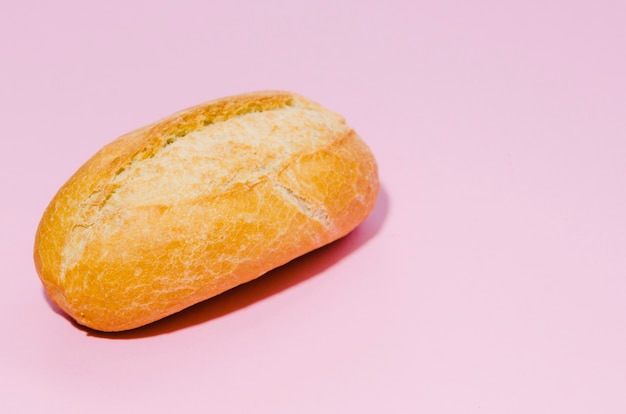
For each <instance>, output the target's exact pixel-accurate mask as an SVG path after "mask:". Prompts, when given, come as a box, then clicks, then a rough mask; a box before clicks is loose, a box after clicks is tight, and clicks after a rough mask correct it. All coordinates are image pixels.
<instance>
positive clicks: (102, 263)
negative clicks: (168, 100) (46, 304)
mask: <svg viewBox="0 0 626 414" xmlns="http://www.w3.org/2000/svg"><path fill="white" fill-rule="evenodd" d="M313 159H315V162H316V163H318V164H320V165H321V166H322V169H326V170H327V171H322V172H320V171H316V169H317V170H319V168H320V167H319V166H315V165H313V163H311V162H308V161H307V160H313ZM333 170H334V171H335V172H338V173H339V177H340V180H342V181H344V182H340V183H339V182H337V183H333V178H332V173H333ZM329 173H330V174H331V175H329ZM307 177H308V178H307ZM333 186H334V187H333ZM333 188H335V189H333ZM336 191H341V192H342V193H343V194H342V195H339V193H337V192H336ZM377 191H378V180H377V173H376V165H375V162H374V160H373V157H372V156H371V154H370V153H369V150H368V149H367V147H366V146H365V144H363V143H362V141H361V140H360V139H359V138H358V137H357V136H356V134H355V133H354V131H352V130H351V129H350V128H349V127H348V126H347V125H346V124H345V122H344V120H343V118H341V117H340V116H339V115H337V114H335V113H333V112H331V111H328V110H326V109H324V108H323V107H321V106H319V105H317V104H315V103H313V102H311V101H309V100H307V99H305V98H302V97H300V96H298V95H295V94H292V93H287V92H274V91H272V92H257V93H252V94H246V95H239V96H235V97H230V98H224V99H220V100H216V101H213V102H209V103H206V104H202V105H198V106H196V107H192V108H189V109H187V110H184V111H181V112H178V113H175V114H173V115H171V116H169V117H167V118H165V119H163V120H161V121H159V122H156V123H154V124H151V125H148V126H146V127H144V128H141V129H139V130H136V131H134V132H131V133H129V134H127V135H125V136H123V137H121V138H119V139H117V140H116V141H114V142H112V143H111V144H109V145H107V146H105V147H104V148H103V149H102V150H101V151H99V152H98V153H97V154H96V155H95V156H94V157H92V158H91V159H90V160H89V161H88V162H87V163H86V164H85V165H83V166H82V167H81V168H80V169H79V170H78V171H77V172H76V174H75V175H74V176H73V177H72V178H71V179H70V180H69V181H68V182H67V183H66V184H65V185H64V186H63V187H62V188H61V190H60V191H59V193H58V194H57V195H56V196H55V198H54V199H53V201H52V202H51V204H50V206H49V207H48V209H47V210H46V212H45V213H44V217H43V218H42V221H41V224H40V227H39V230H38V232H37V237H36V242H35V263H36V266H37V270H38V272H39V274H40V277H41V279H42V281H43V282H44V285H45V286H46V289H47V290H48V292H49V294H50V296H51V298H52V300H53V301H54V302H55V303H57V305H59V306H60V307H61V308H62V309H64V310H66V311H67V312H68V313H70V314H71V315H72V316H73V317H74V318H76V319H77V320H78V321H79V322H81V323H84V324H86V325H88V326H93V327H96V329H103V330H119V329H127V328H129V327H134V326H139V325H140V324H143V323H147V322H149V321H150V318H154V315H151V314H150V313H151V312H152V314H154V313H155V312H157V313H158V312H160V313H161V315H160V317H162V316H165V315H166V314H170V313H173V312H174V311H176V310H179V309H182V308H184V307H186V306H189V305H191V304H193V303H195V302H197V301H199V300H202V299H204V298H206V297H209V296H212V295H214V294H217V293H219V292H221V291H223V290H225V289H228V288H230V287H232V286H234V285H235V284H238V283H241V282H244V281H246V280H249V279H252V278H254V277H257V276H259V275H260V274H262V273H264V272H266V271H268V270H270V269H271V267H275V266H276V265H280V264H282V263H284V262H286V261H288V260H290V259H291V258H293V257H295V256H293V255H299V254H303V253H305V252H306V251H309V250H312V249H313V248H317V247H319V246H321V245H323V244H326V243H328V242H330V241H332V240H334V239H336V238H338V237H341V236H342V235H344V234H346V233H347V232H348V231H350V230H352V228H354V226H356V225H357V224H358V222H360V221H361V220H362V219H363V218H364V217H365V216H366V215H367V214H368V213H369V211H370V210H371V208H372V207H373V204H374V202H375V197H376V194H377ZM250 194H256V195H254V196H251V195H250ZM259 194H262V195H261V196H262V197H267V198H268V200H272V199H273V198H276V201H274V202H273V203H274V207H273V210H274V211H272V209H270V210H268V211H266V210H263V211H261V209H262V208H265V207H261V206H260V205H257V203H258V199H259V197H260V196H259ZM250 197H252V198H250ZM279 200H280V201H279ZM242 203H243V204H242ZM355 203H356V204H359V205H360V207H355V205H356V204H355ZM270 204H271V203H270ZM219 206H221V207H219ZM207 215H209V216H211V217H207ZM260 215H261V216H262V217H259V216H260ZM294 215H295V216H294ZM212 216H218V219H217V220H222V221H223V220H226V221H227V220H229V217H230V220H232V221H233V222H235V221H236V222H239V223H255V222H257V223H258V224H256V225H253V228H256V230H255V231H256V232H257V233H258V234H257V236H256V237H258V238H259V240H251V237H254V236H253V235H252V234H251V232H250V231H248V232H247V233H248V234H243V233H242V234H239V233H241V232H239V233H236V234H234V233H228V232H227V231H224V234H225V235H228V236H227V237H230V238H232V240H230V244H232V245H234V246H235V249H234V251H233V250H232V248H231V247H226V246H227V244H228V241H226V240H221V239H220V237H222V236H220V234H219V231H221V230H222V229H219V228H218V227H219V226H217V224H215V223H211V224H210V225H209V224H207V221H211V220H213V217H212ZM297 217H301V218H297ZM264 220H265V221H264ZM281 220H283V221H284V220H289V222H288V223H285V229H290V230H297V229H301V230H302V231H304V232H309V233H310V234H309V235H301V236H298V237H296V238H294V237H295V236H290V237H285V240H286V241H285V243H292V244H294V243H295V244H303V241H306V243H305V245H303V246H302V247H298V246H296V247H293V246H287V247H283V248H282V250H284V253H280V254H273V257H272V258H271V259H263V258H261V259H258V258H255V259H254V260H253V259H250V258H248V259H242V260H241V263H239V264H237V263H236V259H234V258H233V257H234V256H235V255H236V253H233V252H237V251H240V250H241V249H245V248H246V246H248V247H249V246H250V245H254V246H257V245H259V246H261V245H264V246H265V247H264V248H265V249H267V248H271V249H279V247H280V246H279V245H278V244H276V243H275V241H274V240H262V239H263V238H265V239H267V238H270V239H271V238H272V237H274V238H276V237H277V235H276V234H274V233H275V232H274V231H273V230H270V229H271V225H270V224H268V223H270V222H271V221H273V222H275V223H276V222H278V223H280V222H281ZM220 223H221V221H220ZM263 223H265V224H263ZM305 223H309V224H307V225H305ZM311 223H313V224H311ZM231 224H232V223H231ZM222 225H223V223H222ZM276 225H278V226H280V224H273V226H276ZM216 226H217V227H216ZM227 227H228V225H227ZM230 227H232V225H230ZM239 227H241V228H243V227H244V226H242V225H239ZM312 229H318V230H315V231H312ZM176 232H180V233H181V234H183V235H185V238H184V239H181V240H175V239H176V236H175V234H176ZM186 233H188V234H186ZM205 233H210V234H205ZM216 233H218V234H216ZM252 233H254V232H252ZM270 233H271V234H270ZM223 237H226V236H223ZM283 237H284V236H283ZM237 238H238V239H237ZM173 240H174V241H173ZM144 242H145V243H149V244H150V245H151V248H150V249H146V248H145V247H142V246H141V244H142V243H144ZM180 244H188V246H187V245H185V246H182V247H181V246H179V245H180ZM190 246H191V247H190ZM277 246H278V247H277ZM179 247H180V249H182V250H180V252H181V254H185V255H186V257H185V258H172V257H164V254H163V253H162V252H161V253H159V250H158V249H159V248H162V250H165V249H167V251H169V252H170V253H172V252H177V251H178V250H177V249H179ZM154 249H156V251H157V253H154V252H153V250H154ZM203 249H204V250H203ZM207 249H208V250H211V251H210V255H209V252H208V251H207ZM227 250H228V251H227ZM259 252H260V253H262V250H259ZM172 254H173V253H172ZM239 254H241V253H239ZM185 260H187V262H186V263H182V262H184V261H185ZM207 260H210V261H211V262H212V264H211V265H207V263H206V262H207ZM220 260H221V261H223V262H224V263H229V265H228V266H226V267H224V266H221V267H220V263H221V262H220ZM146 261H150V262H151V263H147V264H146V263H144V262H146ZM172 261H178V262H181V263H178V262H177V263H178V264H177V265H175V266H174V265H171V263H169V262H172ZM165 262H167V263H165ZM196 262H198V263H201V264H197V263H196ZM247 262H249V264H248V265H245V266H244V264H245V263H247ZM125 263H126V264H125ZM125 266H126V267H127V268H126V267H125ZM211 266H214V268H212V267H211ZM246 266H248V267H250V266H251V267H252V268H253V270H250V269H248V270H247V272H248V273H250V272H252V276H247V275H245V274H244V273H245V272H244V270H245V269H244V268H246ZM270 266H271V267H270ZM237 267H241V268H242V270H241V271H240V272H239V273H238V272H236V271H235V270H234V269H235V268H237ZM160 268H168V271H169V272H175V273H180V275H177V277H181V279H184V277H183V276H182V274H183V273H185V274H186V273H189V272H190V270H189V269H191V268H193V269H195V270H194V272H196V273H198V272H204V273H206V274H209V275H213V276H214V279H215V280H213V281H212V282H211V281H210V280H209V281H208V282H207V281H204V283H208V285H213V286H210V288H207V289H201V290H203V291H202V292H200V293H189V292H191V291H192V290H193V289H196V290H197V289H198V288H197V286H196V285H194V287H193V289H191V287H190V284H187V285H186V284H185V283H181V284H180V286H179V287H176V286H174V287H172V286H169V287H168V286H165V287H161V288H160V287H159V286H161V285H162V283H160V282H159V283H156V282H155V280H162V279H164V278H165V279H168V278H170V277H171V275H168V274H165V273H160V272H161V269H160ZM198 269H200V270H198ZM216 269H217V270H216ZM220 269H221V270H220ZM224 271H227V273H232V274H233V275H234V276H233V281H231V282H222V281H220V280H218V279H219V277H220V276H219V274H218V273H219V272H224ZM107 272H108V273H107ZM111 273H113V275H111ZM145 273H152V274H151V275H145ZM191 273H193V272H191ZM142 274H143V275H142ZM129 275H130V276H129ZM142 277H143V278H145V280H143V279H141V278H142ZM189 277H190V278H191V279H193V278H197V277H198V276H197V275H195V274H194V275H192V276H189ZM116 278H117V279H116ZM151 278H152V279H151ZM118 279H119V280H118ZM132 283H136V286H134V287H133V286H130V284H132ZM189 283H191V284H194V283H195V282H194V283H192V282H189ZM124 284H129V285H128V286H124ZM142 284H143V285H146V284H152V285H153V286H152V289H153V290H155V291H158V289H163V290H164V292H163V293H162V297H159V298H158V300H161V301H163V302H164V303H163V304H162V305H159V306H158V307H160V308H162V309H157V310H154V309H152V310H150V309H148V308H149V307H150V306H152V303H153V302H154V301H155V300H157V299H155V298H157V297H158V294H157V293H155V294H151V295H147V294H144V293H142V294H141V295H143V296H145V297H146V298H147V299H145V298H144V299H141V298H140V299H137V296H136V295H137V293H135V294H134V295H135V296H133V297H132V298H129V299H124V300H125V301H123V300H122V299H120V298H122V297H123V296H124V294H125V290H126V291H129V290H132V289H135V290H136V291H137V292H138V291H139V290H137V289H138V288H137V286H141V285H142ZM168 289H169V291H167V290H168ZM178 290H181V291H184V292H186V293H184V294H183V293H180V292H178V293H177V292H176V291H178ZM85 292H86V293H85ZM98 292H99V293H98ZM141 295H140V296H141ZM167 295H169V296H172V298H173V299H172V298H169V297H165V296H167ZM185 295H187V297H186V298H185V297H184V296H185ZM100 296H106V297H107V299H106V300H104V299H103V298H101V297H100ZM143 296H142V297H143ZM78 297H80V298H78ZM181 297H182V299H181ZM164 298H165V299H164ZM166 299H167V300H166ZM115 300H120V301H121V302H120V303H119V304H115V303H112V302H111V301H113V302H114V301H115ZM107 301H109V302H110V303H106V302H107ZM168 301H169V302H168ZM86 302H89V303H91V304H97V303H99V302H100V304H99V305H97V306H100V307H101V308H103V309H100V311H101V312H105V313H106V312H108V313H112V312H113V311H115V309H113V310H111V309H108V308H107V309H104V307H106V306H108V307H109V308H111V307H113V308H115V307H119V308H120V309H117V311H120V312H123V313H124V314H125V315H126V316H125V317H127V318H128V315H130V314H132V313H133V312H135V313H137V314H140V313H141V315H140V316H137V317H135V319H136V320H135V321H132V322H129V323H127V324H126V325H125V326H124V327H123V328H120V326H121V325H124V323H123V322H120V317H119V316H110V319H111V322H110V323H109V322H106V323H103V322H93V321H92V319H93V318H95V317H94V316H93V315H92V316H90V315H89V313H90V312H92V313H93V309H91V308H90V305H89V303H86ZM165 302H168V303H165ZM94 306H95V305H94ZM122 308H123V309H122ZM134 308H136V309H134ZM142 309H143V310H142ZM146 309H147V310H146ZM142 312H143V313H142ZM116 318H117V320H115V321H113V319H116ZM131 319H132V318H131ZM107 324H108V325H107ZM105 325H106V326H105Z"/></svg>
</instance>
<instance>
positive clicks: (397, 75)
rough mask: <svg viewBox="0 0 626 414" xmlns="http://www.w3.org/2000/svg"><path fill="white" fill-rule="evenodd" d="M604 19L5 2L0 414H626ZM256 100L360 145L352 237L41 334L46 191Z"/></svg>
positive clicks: (578, 8)
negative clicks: (168, 126)
mask: <svg viewBox="0 0 626 414" xmlns="http://www.w3.org/2000/svg"><path fill="white" fill-rule="evenodd" d="M98 3H99V4H98ZM625 21H626V2H624V1H620V0H615V1H603V0H600V1H597V0H596V1H591V0H590V1H564V0H563V1H539V0H532V1H518V2H502V1H495V0H494V1H485V0H478V1H473V2H466V1H408V0H407V1H393V0H386V1H380V2H367V1H333V0H323V1H307V2H304V1H296V2H294V1H270V0H268V1H232V0H231V1H204V2H202V1H176V2H170V3H164V2H154V1H125V0H124V1H122V0H117V1H106V2H84V1H56V2H53V1H50V2H45V1H32V0H28V1H9V2H4V3H3V5H2V11H1V12H0V53H1V56H0V59H1V60H0V117H1V119H2V134H3V140H2V144H3V145H4V147H3V148H2V150H1V151H0V168H1V169H2V171H1V174H0V180H1V181H0V185H1V187H0V194H1V195H2V196H1V197H2V198H1V204H0V209H1V210H0V226H1V232H0V243H1V245H0V251H1V252H2V253H1V256H0V260H1V270H2V276H3V277H2V286H1V288H0V306H1V308H0V326H1V327H2V333H1V336H0V351H1V352H0V411H1V412H7V413H9V412H11V413H13V412H44V411H45V412H54V413H56V412H59V413H86V412H89V413H105V412H107V413H108V412H153V413H161V412H162V413H170V412H220V413H253V412H254V413H256V412H259V413H260V412H267V413H352V412H354V413H362V412H372V413H386V412H398V413H417V412H424V413H592V412H593V413H624V412H626V332H625V323H624V322H625V317H626V301H625V299H626V277H625V276H626V255H625V254H624V253H625V248H626V75H625V74H626V52H625V47H626V46H625V45H626V24H625ZM257 89H286V90H293V91H296V92H299V93H301V94H303V95H306V96H308V97H310V98H312V99H314V100H316V101H318V102H320V103H322V104H323V105H325V106H327V107H329V108H331V109H333V110H335V111H337V112H340V113H342V114H343V115H344V116H346V118H347V119H348V121H349V123H350V124H351V125H352V126H353V127H354V128H355V129H357V131H358V132H359V133H360V134H361V136H362V137H363V138H364V139H365V140H366V141H367V142H368V143H369V145H370V146H371V148H372V150H373V151H374V153H375V155H376V157H377V159H378V161H379V165H380V175H381V181H382V185H383V189H382V193H381V195H380V199H379V201H378V205H377V207H376V209H375V211H374V212H373V214H372V215H371V216H370V217H369V218H368V220H367V221H366V222H364V223H363V224H362V226H361V227H360V228H358V230H356V231H355V232H354V233H353V234H351V235H350V236H348V237H347V238H345V239H343V240H341V241H339V242H337V243H335V244H333V245H331V246H329V247H326V248H324V249H322V250H320V251H317V252H315V253H313V254H310V255H307V256H305V257H303V258H301V259H298V260H296V261H295V262H293V263H291V264H289V265H287V266H285V267H283V268H281V269H278V270H276V271H274V272H272V273H271V274H269V275H267V276H265V277H263V278H261V279H259V280H257V281H255V282H253V283H250V284H248V285H245V286H243V287H241V288H238V289H235V290H234V291H231V292H230V293H227V294H224V295H223V296H220V297H218V298H216V299H214V300H211V301H208V302H205V303H202V304H200V305H198V306H196V307H194V308H192V309H190V310H188V311H185V312H182V313H180V314H178V315H176V316H174V317H171V318H168V319H166V320H163V321H161V322H158V323H155V324H153V325H151V326H149V327H146V328H144V329H140V330H137V331H133V332H129V333H126V334H121V335H98V334H95V333H94V332H90V331H86V330H83V329H80V328H78V327H76V326H74V325H73V324H72V323H70V322H69V321H68V320H66V319H65V318H64V317H63V316H61V315H60V314H58V313H57V312H55V310H54V309H53V308H52V307H51V306H50V304H49V303H48V301H47V300H46V298H45V295H44V293H43V289H42V287H41V284H40V282H39V280H38V278H37V276H36V274H35V270H34V266H33V262H32V244H33V239H34V234H35V229H36V226H37V224H38V222H39V219H40V217H41V214H42V212H43V210H44V208H45V207H46V205H47V204H48V202H49V201H50V199H51V198H52V196H53V195H54V193H55V192H56V191H57V189H58V188H59V187H60V186H61V185H62V184H63V182H64V181H65V180H66V179H67V178H69V176H70V175H71V174H72V173H73V172H74V171H75V170H76V169H77V168H78V167H79V166H80V165H81V164H82V163H83V162H84V161H85V160H86V159H87V158H88V157H89V156H90V155H92V154H93V153H94V152H95V151H96V150H98V149H99V148H100V147H101V146H102V145H104V144H105V143H107V142H109V141H111V140H112V139H114V138H116V137H117V136H119V135H121V134H123V133H125V132H127V131H130V130H132V129H134V128H136V127H139V126H142V125H144V124H146V123H148V122H151V121H154V120H156V119H158V118H160V117H162V116H165V115H167V114H169V113H171V112H174V111H176V110H179V109H182V108H185V107H187V106H190V105H193V104H196V103H200V102H203V101H206V100H209V99H213V98H217V97H221V96H225V95H232V94H236V93H240V92H246V91H251V90H257Z"/></svg>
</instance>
